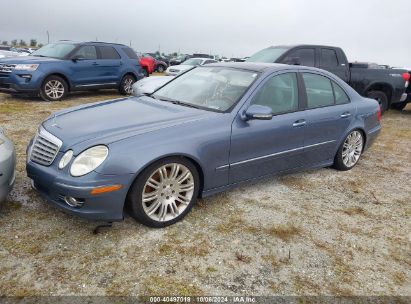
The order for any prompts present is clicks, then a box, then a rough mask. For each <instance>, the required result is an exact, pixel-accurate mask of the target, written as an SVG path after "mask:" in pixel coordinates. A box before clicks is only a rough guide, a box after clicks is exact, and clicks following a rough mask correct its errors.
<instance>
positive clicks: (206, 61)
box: [166, 57, 217, 76]
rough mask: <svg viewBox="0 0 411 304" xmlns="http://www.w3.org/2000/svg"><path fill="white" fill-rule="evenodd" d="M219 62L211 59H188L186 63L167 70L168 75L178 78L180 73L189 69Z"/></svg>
mask: <svg viewBox="0 0 411 304" xmlns="http://www.w3.org/2000/svg"><path fill="white" fill-rule="evenodd" d="M215 62H217V61H216V60H214V59H209V58H201V57H200V58H190V59H187V60H186V61H184V62H182V63H181V64H179V65H172V66H170V67H169V68H168V69H167V70H166V75H169V76H176V75H178V74H180V73H183V72H185V71H187V70H189V69H192V68H193V67H196V66H200V65H205V64H210V63H215Z"/></svg>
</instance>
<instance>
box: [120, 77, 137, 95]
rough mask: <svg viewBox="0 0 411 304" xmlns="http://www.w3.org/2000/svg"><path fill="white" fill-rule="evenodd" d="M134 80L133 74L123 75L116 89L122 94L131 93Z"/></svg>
mask: <svg viewBox="0 0 411 304" xmlns="http://www.w3.org/2000/svg"><path fill="white" fill-rule="evenodd" d="M135 82H136V79H135V77H134V76H133V75H130V74H127V75H124V77H123V79H121V82H120V87H119V89H118V91H119V92H120V94H122V95H131V94H133V84H134V83H135Z"/></svg>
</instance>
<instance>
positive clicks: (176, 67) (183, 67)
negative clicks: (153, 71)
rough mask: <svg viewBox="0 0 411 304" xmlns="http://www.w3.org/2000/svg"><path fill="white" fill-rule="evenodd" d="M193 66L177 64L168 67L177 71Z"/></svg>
mask: <svg viewBox="0 0 411 304" xmlns="http://www.w3.org/2000/svg"><path fill="white" fill-rule="evenodd" d="M193 67H194V65H188V64H179V65H177V66H172V67H170V69H172V70H179V71H185V70H188V69H191V68H193Z"/></svg>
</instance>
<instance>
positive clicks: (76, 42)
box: [57, 40, 126, 47]
mask: <svg viewBox="0 0 411 304" xmlns="http://www.w3.org/2000/svg"><path fill="white" fill-rule="evenodd" d="M57 43H74V44H102V45H104V44H107V45H117V46H122V47H124V46H126V45H124V44H121V43H112V42H103V41H73V40H59V41H57Z"/></svg>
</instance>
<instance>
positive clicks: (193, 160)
mask: <svg viewBox="0 0 411 304" xmlns="http://www.w3.org/2000/svg"><path fill="white" fill-rule="evenodd" d="M172 157H181V158H184V159H186V160H188V161H190V162H191V163H192V164H193V165H194V166H195V167H196V169H197V172H198V177H199V179H200V185H199V191H198V196H199V197H201V193H202V192H203V189H204V170H203V167H202V166H201V164H200V161H199V160H198V159H197V158H195V157H194V156H192V155H188V154H185V153H172V154H167V155H162V156H160V157H157V158H155V159H152V160H151V161H149V162H147V163H146V164H145V165H144V166H142V167H141V168H140V169H139V170H138V171H137V172H136V173H135V174H134V176H133V178H132V181H131V183H130V184H129V185H128V190H127V196H126V202H125V203H124V207H126V205H127V200H128V196H129V193H130V191H131V188H132V186H133V184H134V182H135V181H136V180H137V178H138V177H139V176H140V175H141V173H142V172H143V171H144V170H145V169H146V168H148V167H149V166H151V165H152V164H154V163H156V162H158V161H161V160H163V159H167V158H172Z"/></svg>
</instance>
